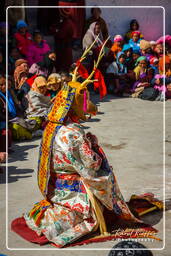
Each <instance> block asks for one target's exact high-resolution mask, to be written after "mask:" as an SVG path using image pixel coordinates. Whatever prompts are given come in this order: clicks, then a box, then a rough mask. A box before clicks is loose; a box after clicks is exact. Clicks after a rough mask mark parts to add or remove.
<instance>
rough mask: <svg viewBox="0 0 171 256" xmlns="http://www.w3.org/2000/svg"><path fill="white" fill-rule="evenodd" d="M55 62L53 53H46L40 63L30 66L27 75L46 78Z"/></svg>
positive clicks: (53, 67)
mask: <svg viewBox="0 0 171 256" xmlns="http://www.w3.org/2000/svg"><path fill="white" fill-rule="evenodd" d="M64 60H65V59H64ZM55 61H56V54H55V53H54V52H48V53H46V54H45V55H44V57H43V59H42V61H39V62H38V63H33V65H31V67H30V69H29V73H31V74H33V75H43V76H45V77H46V78H47V77H48V76H49V75H50V74H51V73H52V72H53V70H54V69H55Z"/></svg>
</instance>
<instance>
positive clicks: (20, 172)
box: [0, 166, 34, 184]
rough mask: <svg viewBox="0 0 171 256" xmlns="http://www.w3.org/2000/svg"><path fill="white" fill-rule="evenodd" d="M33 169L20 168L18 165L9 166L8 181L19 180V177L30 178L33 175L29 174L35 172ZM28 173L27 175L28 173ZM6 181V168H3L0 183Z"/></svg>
mask: <svg viewBox="0 0 171 256" xmlns="http://www.w3.org/2000/svg"><path fill="white" fill-rule="evenodd" d="M33 172H34V170H33V169H18V168H17V167H16V166H9V167H8V180H7V182H8V183H13V182H16V181H18V180H19V179H25V178H29V177H31V176H32V175H28V174H31V173H33ZM26 174H27V175H26ZM5 183H6V169H5V168H3V173H1V174H0V184H5Z"/></svg>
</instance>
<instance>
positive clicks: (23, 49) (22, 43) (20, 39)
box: [14, 32, 33, 56]
mask: <svg viewBox="0 0 171 256" xmlns="http://www.w3.org/2000/svg"><path fill="white" fill-rule="evenodd" d="M14 38H15V40H16V44H17V48H18V50H19V52H20V53H21V54H22V55H24V56H26V55H27V53H28V47H29V46H30V45H31V44H32V43H33V42H32V36H31V34H30V33H29V32H26V33H25V35H22V34H21V33H19V32H17V33H15V34H14Z"/></svg>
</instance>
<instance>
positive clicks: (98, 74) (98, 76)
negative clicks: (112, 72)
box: [94, 69, 107, 99]
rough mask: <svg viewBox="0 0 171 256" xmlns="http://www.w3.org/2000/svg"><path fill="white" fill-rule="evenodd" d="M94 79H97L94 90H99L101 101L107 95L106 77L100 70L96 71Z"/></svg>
mask: <svg viewBox="0 0 171 256" xmlns="http://www.w3.org/2000/svg"><path fill="white" fill-rule="evenodd" d="M94 79H97V80H98V81H97V82H94V89H95V90H96V89H97V88H99V93H100V99H102V98H103V97H104V96H105V95H106V94H107V89H106V84H105V81H104V77H103V75H102V73H101V71H100V70H99V69H96V70H95V73H94Z"/></svg>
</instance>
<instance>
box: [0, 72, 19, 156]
mask: <svg viewBox="0 0 171 256" xmlns="http://www.w3.org/2000/svg"><path fill="white" fill-rule="evenodd" d="M6 103H8V110H7V104H6ZM6 111H8V120H11V119H13V118H15V117H16V115H17V109H16V106H15V103H14V101H13V98H12V95H11V93H10V91H8V98H7V97H6V79H5V77H4V76H0V141H1V143H0V151H1V152H5V151H6V136H8V149H9V151H10V150H11V144H12V140H11V130H10V129H8V130H7V128H6Z"/></svg>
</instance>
